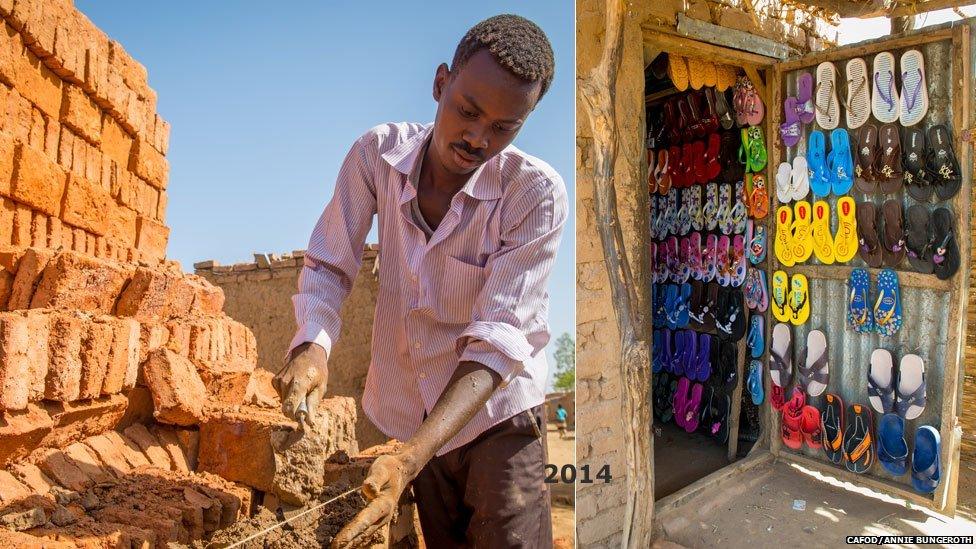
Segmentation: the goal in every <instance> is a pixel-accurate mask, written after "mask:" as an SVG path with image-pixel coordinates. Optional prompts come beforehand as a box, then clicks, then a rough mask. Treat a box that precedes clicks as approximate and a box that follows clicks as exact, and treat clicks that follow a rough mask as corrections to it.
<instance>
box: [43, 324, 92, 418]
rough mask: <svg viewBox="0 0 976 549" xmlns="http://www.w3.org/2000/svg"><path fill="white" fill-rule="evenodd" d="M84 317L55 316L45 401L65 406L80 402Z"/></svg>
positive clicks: (50, 343) (45, 385)
mask: <svg viewBox="0 0 976 549" xmlns="http://www.w3.org/2000/svg"><path fill="white" fill-rule="evenodd" d="M82 330H83V323H82V319H81V317H78V316H75V315H72V314H64V313H58V314H52V315H51V324H50V332H49V336H48V342H49V343H48V349H49V352H48V356H49V361H48V369H47V376H46V378H45V383H44V398H45V399H48V400H57V401H61V402H70V401H72V400H76V399H77V398H78V396H79V394H80V392H81V336H82Z"/></svg>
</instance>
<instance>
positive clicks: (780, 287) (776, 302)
mask: <svg viewBox="0 0 976 549" xmlns="http://www.w3.org/2000/svg"><path fill="white" fill-rule="evenodd" d="M789 294H790V284H789V279H788V278H787V277H786V273H785V272H784V271H776V272H775V273H773V296H772V297H773V299H772V306H773V317H774V318H775V319H776V320H778V321H780V322H789V321H790V319H791V318H793V309H792V308H791V307H790V301H789Z"/></svg>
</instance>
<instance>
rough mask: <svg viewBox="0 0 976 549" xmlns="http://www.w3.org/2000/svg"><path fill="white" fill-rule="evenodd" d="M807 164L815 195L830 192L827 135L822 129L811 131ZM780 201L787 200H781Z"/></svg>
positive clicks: (811, 187)
mask: <svg viewBox="0 0 976 549" xmlns="http://www.w3.org/2000/svg"><path fill="white" fill-rule="evenodd" d="M806 158H807V166H809V169H808V172H809V179H810V189H811V190H813V194H814V195H815V196H827V195H829V194H830V169H829V168H828V166H827V144H826V137H825V136H824V133H823V132H821V131H817V130H814V131H812V132H810V138H809V140H808V141H807V156H806ZM780 202H786V201H784V200H781V201H780Z"/></svg>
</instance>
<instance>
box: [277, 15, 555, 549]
mask: <svg viewBox="0 0 976 549" xmlns="http://www.w3.org/2000/svg"><path fill="white" fill-rule="evenodd" d="M374 38H375V39H374ZM374 38H371V40H373V41H376V40H380V41H382V40H384V39H387V43H386V44H385V46H384V47H385V48H386V49H387V51H388V54H387V56H386V57H384V58H382V59H377V60H372V61H373V62H374V64H375V63H381V62H383V60H384V59H385V60H386V62H391V63H397V62H400V61H398V58H400V59H401V60H402V58H403V57H405V56H408V55H410V47H411V46H415V47H416V48H417V52H420V51H421V50H423V49H424V48H426V42H425V39H426V38H425V35H424V32H423V29H403V33H402V35H401V36H394V37H374ZM374 68H376V67H374ZM554 70H555V61H554V56H553V51H552V46H551V44H550V43H549V39H548V38H547V37H546V35H545V33H544V32H543V31H542V29H540V28H539V27H538V26H537V25H535V24H534V23H532V22H531V21H529V20H528V19H525V18H523V17H519V16H516V15H499V16H496V17H492V18H489V19H486V20H484V21H482V22H481V23H478V24H477V25H475V26H474V27H472V28H471V29H470V30H469V31H468V32H467V34H465V35H464V37H463V38H462V39H461V42H460V43H459V44H458V46H457V48H456V50H455V52H454V57H453V60H452V62H451V65H450V66H448V65H447V64H446V63H442V64H441V65H440V66H438V67H437V70H436V73H435V75H434V79H433V82H432V84H433V85H432V88H433V97H434V101H435V102H436V103H437V111H436V114H435V117H434V122H433V123H432V124H415V123H396V124H392V123H391V124H383V125H380V126H376V127H374V128H373V129H371V130H369V131H367V132H366V133H365V134H363V135H362V136H361V137H360V138H359V139H357V140H356V141H355V143H354V144H353V146H352V149H351V150H350V151H349V153H348V155H347V156H346V159H345V161H344V163H343V164H342V167H341V169H340V170H339V175H338V178H337V180H336V186H335V194H334V195H333V197H332V200H331V201H330V202H329V204H328V205H327V206H326V207H325V211H324V212H323V213H322V216H321V217H320V218H319V220H318V223H317V224H316V225H315V229H314V230H313V232H312V236H311V239H310V240H309V244H308V249H307V250H306V252H305V264H304V268H303V269H302V271H301V275H300V277H299V280H298V293H297V294H296V295H295V296H294V297H293V301H294V305H295V317H296V320H297V323H298V330H297V333H296V334H295V337H294V339H293V340H292V342H291V345H290V346H289V350H288V357H287V358H288V363H287V365H286V366H285V367H284V369H283V370H282V371H281V372H280V373H279V374H278V375H277V376H275V387H276V388H277V390H278V392H279V393H280V394H281V397H282V408H283V411H284V413H285V414H286V415H288V416H290V417H293V418H294V417H299V415H300V414H299V413H298V411H299V407H300V406H301V405H302V403H303V402H304V403H306V407H307V409H308V410H309V412H310V413H314V410H315V408H316V406H317V405H318V402H319V401H320V399H321V398H322V395H323V394H325V391H326V382H327V380H328V367H327V361H328V358H329V356H330V355H331V353H332V346H333V343H336V344H337V345H341V342H336V340H337V339H338V337H339V332H340V316H339V311H340V309H341V307H342V303H343V301H344V300H345V299H346V297H347V296H348V295H349V291H350V289H351V288H352V286H353V282H354V280H355V278H356V274H357V273H358V272H359V268H360V263H361V258H362V252H363V245H364V243H365V240H366V235H367V234H368V233H369V231H370V228H371V227H372V225H373V217H374V216H376V217H378V223H379V247H380V254H381V255H382V258H383V259H382V261H380V263H379V265H380V267H379V288H380V290H379V296H378V298H377V301H376V312H375V317H374V324H373V343H372V357H371V361H370V365H369V372H368V374H367V376H366V388H365V391H364V394H363V401H362V405H363V409H364V410H365V412H366V415H367V416H368V417H369V419H370V420H371V421H372V422H373V423H374V424H375V425H376V426H377V427H378V428H379V429H380V430H381V431H382V432H383V433H384V434H386V435H387V436H389V437H392V438H396V439H398V440H403V441H406V442H405V443H404V445H403V448H402V450H400V451H399V452H398V453H396V454H393V455H386V456H381V457H379V458H377V459H376V461H374V462H373V465H372V466H371V468H370V471H369V475H368V476H367V477H366V480H365V481H364V483H363V495H364V496H365V497H366V498H367V500H369V504H368V505H367V506H366V508H365V509H363V511H361V512H360V513H359V514H358V515H356V517H355V518H354V519H353V520H352V521H351V522H350V523H349V524H347V525H346V527H345V528H343V529H342V531H340V532H339V534H338V535H337V536H336V538H335V540H334V541H333V546H334V547H347V546H356V545H358V544H360V543H362V542H363V541H364V540H365V539H368V538H369V536H371V535H372V533H373V532H375V531H376V530H377V528H379V527H380V526H382V525H383V524H386V523H387V522H389V521H390V518H391V516H392V515H393V513H394V512H395V511H396V509H397V506H398V502H399V500H400V497H401V494H402V493H403V492H404V490H407V489H409V487H410V486H411V485H412V486H413V494H414V497H415V500H416V504H417V512H418V515H419V517H420V525H421V529H422V531H423V536H424V540H425V542H426V544H427V546H428V547H437V548H440V547H489V546H491V547H525V548H548V547H552V519H551V513H550V504H549V488H548V485H547V484H546V483H545V461H546V459H545V456H546V449H545V439H544V436H543V435H544V431H543V430H541V429H539V427H538V425H537V424H536V420H535V417H534V416H535V414H536V413H537V412H536V411H535V409H536V408H539V407H541V406H542V405H543V403H544V401H545V397H546V395H545V385H546V379H547V374H548V371H547V370H548V367H547V365H546V354H545V352H544V349H545V346H546V344H547V343H548V342H549V338H550V334H549V324H548V310H549V296H548V293H547V291H546V288H547V286H548V284H549V275H550V273H551V272H552V267H553V262H554V261H555V256H556V250H557V249H558V248H559V241H560V238H561V235H562V231H563V227H564V225H565V224H566V220H567V217H568V215H569V204H568V200H567V195H566V187H565V185H564V183H563V180H562V178H561V177H560V175H559V174H558V173H556V171H555V170H554V169H553V168H552V167H551V166H549V164H547V163H546V162H544V161H542V160H540V159H538V158H535V157H533V156H530V155H528V154H526V153H524V152H522V151H521V150H519V149H517V148H515V147H514V146H513V145H512V142H513V141H514V140H515V136H517V135H518V134H519V131H521V129H522V127H523V125H524V124H525V122H526V120H527V119H528V117H529V115H530V114H532V112H533V110H534V109H535V107H536V106H537V105H538V103H539V100H540V99H541V98H542V96H543V95H545V93H546V90H547V89H548V88H549V85H550V84H551V82H552V78H553V74H554ZM346 76H347V77H349V78H346V79H345V83H346V84H348V85H355V75H346ZM390 93H392V94H396V93H399V92H398V89H397V83H396V82H390ZM340 108H343V109H349V108H355V106H353V105H342V106H341V107H340Z"/></svg>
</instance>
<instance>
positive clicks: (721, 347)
mask: <svg viewBox="0 0 976 549" xmlns="http://www.w3.org/2000/svg"><path fill="white" fill-rule="evenodd" d="M712 343H713V345H712V347H713V348H715V345H714V343H715V342H712ZM716 357H717V358H716V364H718V365H719V368H720V371H721V376H720V377H721V381H722V384H723V386H724V387H725V390H726V391H729V392H731V391H732V390H733V389H735V387H736V386H737V385H738V384H739V349H738V346H737V345H736V344H735V343H734V342H731V341H719V342H718V352H717V353H716Z"/></svg>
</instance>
